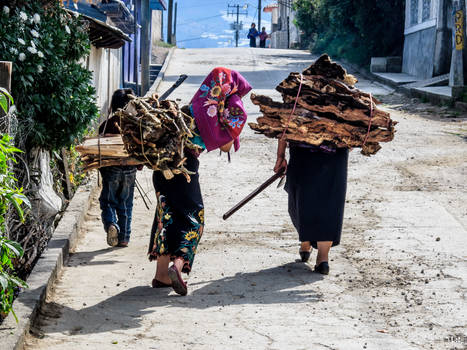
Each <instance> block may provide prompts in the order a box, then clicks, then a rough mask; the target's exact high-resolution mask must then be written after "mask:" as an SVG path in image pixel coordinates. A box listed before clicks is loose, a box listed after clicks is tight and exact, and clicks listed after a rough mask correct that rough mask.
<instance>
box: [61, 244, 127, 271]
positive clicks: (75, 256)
mask: <svg viewBox="0 0 467 350" xmlns="http://www.w3.org/2000/svg"><path fill="white" fill-rule="evenodd" d="M115 249H118V248H115V247H108V248H104V249H99V250H92V251H88V252H76V253H70V260H69V261H68V264H67V266H70V267H76V266H79V265H111V264H116V263H118V261H117V260H110V259H106V260H100V261H93V259H94V258H95V257H96V256H98V255H102V254H107V253H115Z"/></svg>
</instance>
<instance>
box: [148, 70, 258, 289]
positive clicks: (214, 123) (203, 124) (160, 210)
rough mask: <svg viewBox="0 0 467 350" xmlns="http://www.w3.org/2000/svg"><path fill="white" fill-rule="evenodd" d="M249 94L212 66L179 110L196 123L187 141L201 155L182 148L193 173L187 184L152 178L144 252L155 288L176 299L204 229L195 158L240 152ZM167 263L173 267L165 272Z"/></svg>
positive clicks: (236, 77) (230, 74)
mask: <svg viewBox="0 0 467 350" xmlns="http://www.w3.org/2000/svg"><path fill="white" fill-rule="evenodd" d="M250 90H251V86H250V84H248V82H247V81H246V80H245V78H243V77H242V76H241V75H240V73H238V72H236V71H233V70H230V69H227V68H222V67H220V68H215V69H214V70H213V71H212V72H211V73H210V74H209V75H208V76H207V77H206V79H205V80H204V82H203V84H201V87H200V88H199V89H198V91H197V92H196V94H195V95H194V97H193V98H192V100H191V102H190V105H189V106H188V107H183V108H182V111H183V112H184V113H186V114H190V115H191V116H193V118H194V120H195V130H194V132H193V136H192V139H191V140H192V142H193V143H195V144H197V145H198V146H200V148H201V151H197V152H195V151H193V150H190V149H185V157H186V163H185V167H186V168H187V169H188V170H189V171H191V172H192V175H191V176H190V177H191V180H190V182H187V180H186V178H185V177H184V176H183V175H181V174H179V175H175V177H174V178H173V179H170V180H166V179H165V178H164V176H163V175H162V173H161V172H154V174H153V183H154V188H155V190H156V196H157V209H156V214H155V217H154V223H153V226H152V229H151V240H150V243H149V251H148V254H149V260H156V259H157V267H156V275H155V276H154V279H153V280H152V286H153V288H164V287H172V288H173V289H174V290H175V292H176V293H178V294H180V295H186V294H187V292H188V290H187V284H186V282H185V281H183V279H182V276H181V273H182V272H185V273H189V272H190V271H191V268H192V265H193V260H194V258H195V254H196V249H197V247H198V243H199V241H200V239H201V236H202V234H203V229H204V204H203V198H202V196H201V188H200V185H199V174H198V168H199V161H198V156H199V155H200V153H201V152H202V151H203V150H204V149H206V150H207V151H208V152H209V151H213V150H216V149H221V150H222V151H224V152H228V151H229V150H230V148H231V147H232V145H233V146H234V149H235V151H237V150H238V148H239V147H240V139H239V135H240V133H241V131H242V129H243V127H244V126H245V123H246V119H247V114H246V111H245V108H244V107H243V103H242V100H241V99H242V97H243V96H245V95H246V94H247V93H248V92H249V91H250ZM171 260H173V265H172V266H171V267H170V268H169V263H170V261H171Z"/></svg>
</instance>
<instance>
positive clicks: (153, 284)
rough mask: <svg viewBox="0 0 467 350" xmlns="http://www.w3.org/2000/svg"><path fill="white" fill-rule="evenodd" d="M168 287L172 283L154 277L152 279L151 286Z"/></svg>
mask: <svg viewBox="0 0 467 350" xmlns="http://www.w3.org/2000/svg"><path fill="white" fill-rule="evenodd" d="M169 287H172V285H171V284H167V283H164V282H161V281H159V280H156V279H155V278H154V279H153V280H152V288H169Z"/></svg>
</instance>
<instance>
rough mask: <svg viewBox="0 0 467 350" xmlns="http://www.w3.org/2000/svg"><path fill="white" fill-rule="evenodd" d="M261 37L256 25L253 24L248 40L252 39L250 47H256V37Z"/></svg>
mask: <svg viewBox="0 0 467 350" xmlns="http://www.w3.org/2000/svg"><path fill="white" fill-rule="evenodd" d="M258 35H259V32H258V30H257V29H256V24H254V23H251V28H250V30H249V31H248V35H247V38H248V39H250V47H256V37H257V36H258Z"/></svg>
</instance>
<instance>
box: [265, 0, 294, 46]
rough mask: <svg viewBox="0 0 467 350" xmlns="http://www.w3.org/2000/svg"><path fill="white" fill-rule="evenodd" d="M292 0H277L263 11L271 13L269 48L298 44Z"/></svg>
mask: <svg viewBox="0 0 467 350" xmlns="http://www.w3.org/2000/svg"><path fill="white" fill-rule="evenodd" d="M292 3H293V0H278V1H277V3H274V4H271V5H268V6H266V7H265V8H264V9H263V11H264V12H270V13H271V34H270V35H271V48H274V49H289V48H297V47H299V46H300V34H299V30H298V28H297V26H296V25H295V24H294V20H295V12H294V11H293V9H292Z"/></svg>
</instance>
